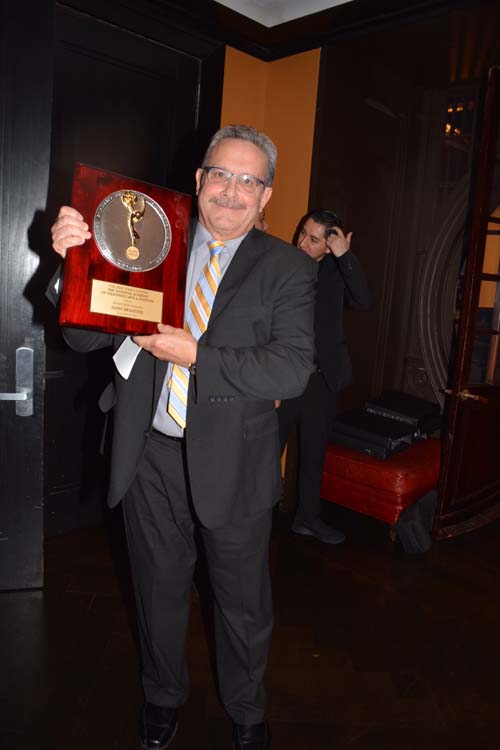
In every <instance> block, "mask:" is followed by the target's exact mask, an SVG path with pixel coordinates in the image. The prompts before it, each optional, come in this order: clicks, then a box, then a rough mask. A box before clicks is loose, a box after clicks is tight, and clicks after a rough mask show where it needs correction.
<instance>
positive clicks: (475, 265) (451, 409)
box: [435, 67, 500, 537]
mask: <svg viewBox="0 0 500 750" xmlns="http://www.w3.org/2000/svg"><path fill="white" fill-rule="evenodd" d="M499 123H500V68H498V67H494V68H491V69H490V71H489V75H488V84H487V88H486V93H485V96H484V100H483V107H482V115H481V119H480V126H479V132H478V134H477V136H476V138H477V144H476V155H475V170H474V174H473V177H472V180H471V191H470V201H469V212H468V217H469V227H468V230H467V231H466V240H465V241H466V257H467V267H466V275H465V285H464V294H463V303H462V310H461V314H460V324H459V329H458V340H457V349H456V352H457V353H456V358H455V362H454V368H453V374H452V381H451V388H450V390H449V404H448V424H447V430H446V436H445V440H444V446H443V469H442V475H441V482H440V502H439V508H438V514H437V517H436V527H435V532H436V535H437V536H438V537H449V536H455V535H456V534H459V533H462V532H463V531H468V530H470V529H473V528H476V527H478V526H480V525H483V524H484V523H487V522H488V521H490V520H492V519H494V518H497V517H498V516H500V461H499V458H498V457H499V455H500V452H499V451H500V363H499V335H500V329H499V310H500V273H499V271H500V269H499V262H498V261H499V255H500V253H499V245H498V235H497V231H498V217H499V216H500V205H499V188H500V138H499Z"/></svg>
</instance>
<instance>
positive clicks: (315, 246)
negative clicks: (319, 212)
mask: <svg viewBox="0 0 500 750" xmlns="http://www.w3.org/2000/svg"><path fill="white" fill-rule="evenodd" d="M297 247H300V249H301V250H303V251H304V252H305V253H307V254H308V255H310V256H311V258H313V259H314V260H317V261H318V262H319V261H320V260H323V258H324V257H325V255H326V254H327V252H328V249H327V247H326V240H325V226H324V225H323V224H318V223H317V222H316V221H313V220H312V219H307V221H305V222H304V226H303V227H302V229H301V230H300V234H299V239H298V241H297Z"/></svg>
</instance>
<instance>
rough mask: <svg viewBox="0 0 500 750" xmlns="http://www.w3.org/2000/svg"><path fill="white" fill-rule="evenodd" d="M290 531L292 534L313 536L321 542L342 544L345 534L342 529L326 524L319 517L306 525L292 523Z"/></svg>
mask: <svg viewBox="0 0 500 750" xmlns="http://www.w3.org/2000/svg"><path fill="white" fill-rule="evenodd" d="M292 531H293V532H294V534H302V535H303V536H313V537H315V538H316V539H317V540H318V541H320V542H323V544H342V542H344V541H345V534H344V533H343V532H342V531H339V530H338V529H334V528H332V527H331V526H328V524H326V523H324V522H323V521H321V520H320V519H319V518H317V519H316V520H315V521H312V522H311V523H310V524H309V525H307V526H306V525H305V523H300V522H299V523H294V524H292Z"/></svg>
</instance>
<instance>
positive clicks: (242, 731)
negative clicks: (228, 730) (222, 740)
mask: <svg viewBox="0 0 500 750" xmlns="http://www.w3.org/2000/svg"><path fill="white" fill-rule="evenodd" d="M270 747H271V730H270V729H269V724H268V722H267V721H264V722H262V724H248V725H247V724H235V725H234V729H233V750H269V748H270Z"/></svg>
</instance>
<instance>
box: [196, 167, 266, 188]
mask: <svg viewBox="0 0 500 750" xmlns="http://www.w3.org/2000/svg"><path fill="white" fill-rule="evenodd" d="M202 169H203V171H204V172H205V174H206V175H207V181H208V182H209V183H210V184H211V185H218V186H219V187H224V186H225V185H227V183H228V182H229V181H230V180H231V179H232V178H233V177H236V184H237V185H238V187H239V188H241V189H242V190H243V192H245V193H255V191H256V190H257V188H258V187H259V185H264V186H265V184H266V183H265V182H264V180H261V179H259V177H254V175H253V174H235V173H234V172H230V171H229V170H228V169H223V168H222V167H211V166H210V167H208V166H207V167H202Z"/></svg>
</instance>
